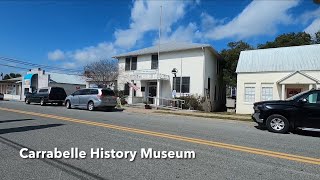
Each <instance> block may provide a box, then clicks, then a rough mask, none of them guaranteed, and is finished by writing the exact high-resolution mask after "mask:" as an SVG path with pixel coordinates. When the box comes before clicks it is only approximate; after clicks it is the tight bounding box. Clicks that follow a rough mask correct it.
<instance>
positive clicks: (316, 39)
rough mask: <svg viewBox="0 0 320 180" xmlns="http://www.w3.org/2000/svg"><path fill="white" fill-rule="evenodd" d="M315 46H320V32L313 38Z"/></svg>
mask: <svg viewBox="0 0 320 180" xmlns="http://www.w3.org/2000/svg"><path fill="white" fill-rule="evenodd" d="M312 43H313V44H320V31H318V32H316V33H315V36H314V37H313V42H312Z"/></svg>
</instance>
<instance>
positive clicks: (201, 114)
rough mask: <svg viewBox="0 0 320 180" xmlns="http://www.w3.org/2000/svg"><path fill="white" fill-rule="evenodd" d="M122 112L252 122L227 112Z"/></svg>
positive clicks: (127, 108)
mask: <svg viewBox="0 0 320 180" xmlns="http://www.w3.org/2000/svg"><path fill="white" fill-rule="evenodd" d="M124 109H125V110H124V111H126V112H132V113H141V114H153V113H156V114H170V115H180V116H192V117H202V118H214V119H228V120H238V121H252V120H251V116H250V115H237V114H231V113H227V112H211V113H206V112H201V111H190V110H180V111H170V110H156V109H143V108H133V107H124Z"/></svg>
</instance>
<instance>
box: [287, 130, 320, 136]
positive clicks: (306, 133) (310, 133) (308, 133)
mask: <svg viewBox="0 0 320 180" xmlns="http://www.w3.org/2000/svg"><path fill="white" fill-rule="evenodd" d="M292 133H293V134H297V135H301V136H311V137H320V132H317V131H307V130H295V131H294V132H292Z"/></svg>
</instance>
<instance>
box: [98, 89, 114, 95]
mask: <svg viewBox="0 0 320 180" xmlns="http://www.w3.org/2000/svg"><path fill="white" fill-rule="evenodd" d="M101 92H102V95H103V96H115V93H114V91H113V90H111V89H103V90H101Z"/></svg>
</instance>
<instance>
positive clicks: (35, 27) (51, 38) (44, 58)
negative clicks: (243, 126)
mask: <svg viewBox="0 0 320 180" xmlns="http://www.w3.org/2000/svg"><path fill="white" fill-rule="evenodd" d="M160 5H162V7H163V24H162V39H161V42H169V41H187V42H197V43H209V44H211V45H212V46H213V47H214V48H216V49H217V50H218V51H220V50H221V49H223V48H226V46H227V43H228V42H231V41H238V40H244V41H246V42H249V43H250V44H252V45H257V44H259V43H264V42H266V41H268V40H273V39H274V38H275V37H276V36H277V35H279V34H282V33H288V32H300V31H306V32H308V33H314V32H316V31H318V30H320V5H317V4H314V3H313V1H312V0H305V1H302V0H300V1H299V0H278V1H277V0H264V1H262V0H260V1H249V0H243V1H232V0H225V1H223V0H208V1H205V0H194V1H192V0H189V1H182V0H177V1H174V0H170V1H169V0H167V1H161V0H152V1H142V0H140V1H125V0H121V1H110V2H109V1H103V0H93V1H89V0H79V1H76V0H74V1H68V0H66V1H52V0H48V1H40V0H39V1H36V0H34V1H31V0H30V1H0V56H1V57H9V58H15V59H18V60H23V61H28V62H32V63H36V64H45V65H51V66H58V67H63V68H70V69H81V68H82V66H83V65H85V64H86V63H88V62H90V61H95V60H98V59H101V58H109V57H111V56H112V55H115V54H117V53H122V52H126V51H130V50H135V49H139V48H143V47H148V46H151V45H153V44H155V43H157V41H158V26H159V14H160V8H159V7H160ZM1 64H7V65H11V66H17V67H24V68H30V67H29V66H25V65H20V64H16V63H8V62H5V61H0V72H4V73H8V72H23V71H24V70H22V69H16V68H8V67H4V66H1Z"/></svg>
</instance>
